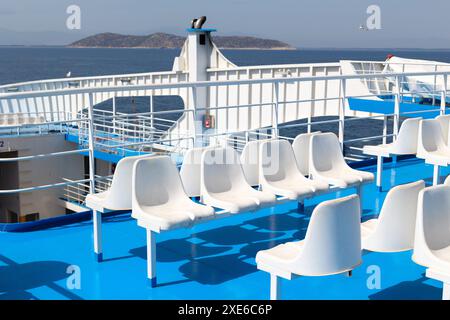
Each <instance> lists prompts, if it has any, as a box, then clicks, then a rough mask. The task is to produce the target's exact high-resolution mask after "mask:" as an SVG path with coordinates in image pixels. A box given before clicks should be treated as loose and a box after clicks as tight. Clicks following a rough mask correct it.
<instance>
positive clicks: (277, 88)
mask: <svg viewBox="0 0 450 320" xmlns="http://www.w3.org/2000/svg"><path fill="white" fill-rule="evenodd" d="M279 91H280V83H279V82H275V83H274V100H275V101H274V104H273V113H274V120H275V121H274V123H273V126H274V128H275V135H274V137H275V138H278V99H279V97H278V95H279Z"/></svg>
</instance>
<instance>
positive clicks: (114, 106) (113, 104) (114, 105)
mask: <svg viewBox="0 0 450 320" xmlns="http://www.w3.org/2000/svg"><path fill="white" fill-rule="evenodd" d="M112 112H113V133H114V134H115V133H116V96H114V97H113V101H112Z"/></svg>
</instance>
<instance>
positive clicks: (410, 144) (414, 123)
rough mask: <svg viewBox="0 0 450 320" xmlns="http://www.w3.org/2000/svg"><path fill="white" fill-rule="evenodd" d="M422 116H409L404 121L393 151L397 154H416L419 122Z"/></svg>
mask: <svg viewBox="0 0 450 320" xmlns="http://www.w3.org/2000/svg"><path fill="white" fill-rule="evenodd" d="M421 120H422V118H408V119H406V120H405V121H403V123H402V125H401V127H400V130H399V132H398V136H397V139H396V140H395V141H394V144H393V150H392V152H393V153H395V154H416V153H417V139H418V136H419V124H420V121H421Z"/></svg>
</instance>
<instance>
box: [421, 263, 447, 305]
mask: <svg viewBox="0 0 450 320" xmlns="http://www.w3.org/2000/svg"><path fill="white" fill-rule="evenodd" d="M425 275H426V276H427V278H430V279H434V280H437V281H441V282H442V284H443V288H442V300H450V272H446V271H443V270H438V269H430V268H428V269H427V271H426V272H425Z"/></svg>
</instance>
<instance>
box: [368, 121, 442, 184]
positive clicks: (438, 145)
mask: <svg viewBox="0 0 450 320" xmlns="http://www.w3.org/2000/svg"><path fill="white" fill-rule="evenodd" d="M449 122H450V115H441V116H437V117H436V118H435V119H427V120H423V119H422V118H409V119H406V120H405V121H404V122H403V123H402V126H401V127H400V130H399V133H398V136H397V139H396V140H395V141H394V142H392V143H388V144H381V145H376V146H364V148H363V152H364V153H365V154H368V155H373V156H376V157H377V180H376V185H377V186H378V187H379V189H380V190H381V187H382V171H383V158H390V157H393V156H397V155H416V156H417V157H418V158H420V159H424V160H425V162H426V163H428V164H432V165H434V166H435V167H434V173H433V185H436V184H438V183H439V166H447V165H449V164H450V147H449V146H448V141H449Z"/></svg>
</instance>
